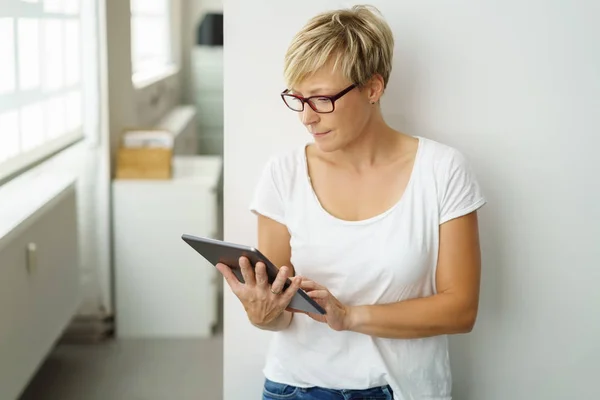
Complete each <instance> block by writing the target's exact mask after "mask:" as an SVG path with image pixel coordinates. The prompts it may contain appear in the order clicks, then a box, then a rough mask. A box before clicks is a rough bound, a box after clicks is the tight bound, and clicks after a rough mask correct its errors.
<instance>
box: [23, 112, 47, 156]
mask: <svg viewBox="0 0 600 400" xmlns="http://www.w3.org/2000/svg"><path fill="white" fill-rule="evenodd" d="M43 142H44V108H43V106H42V103H35V104H32V105H29V106H25V107H23V108H22V109H21V148H22V150H23V151H28V150H33V149H35V148H36V147H38V146H39V145H41V144H42V143H43Z"/></svg>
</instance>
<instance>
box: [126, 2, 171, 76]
mask: <svg viewBox="0 0 600 400" xmlns="http://www.w3.org/2000/svg"><path fill="white" fill-rule="evenodd" d="M170 43H171V1H170V0H132V1H131V50H132V60H131V61H132V67H133V74H134V76H136V75H138V76H141V75H143V76H148V75H151V74H152V72H153V71H156V72H161V70H164V69H165V68H167V67H168V66H170V65H171V64H172V62H173V57H172V54H171V53H172V49H171V44H170Z"/></svg>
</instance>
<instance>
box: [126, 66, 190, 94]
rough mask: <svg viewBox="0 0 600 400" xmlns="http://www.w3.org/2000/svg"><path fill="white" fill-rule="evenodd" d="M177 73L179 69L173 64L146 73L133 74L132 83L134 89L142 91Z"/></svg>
mask: <svg viewBox="0 0 600 400" xmlns="http://www.w3.org/2000/svg"><path fill="white" fill-rule="evenodd" d="M178 73H179V67H177V65H175V64H169V65H165V66H163V67H161V68H156V69H152V70H148V71H142V72H137V73H135V74H133V76H132V78H131V79H132V81H133V87H134V88H135V89H144V88H147V87H148V86H151V85H154V84H155V83H157V82H160V81H162V80H165V79H168V78H170V77H172V76H174V75H176V74H178Z"/></svg>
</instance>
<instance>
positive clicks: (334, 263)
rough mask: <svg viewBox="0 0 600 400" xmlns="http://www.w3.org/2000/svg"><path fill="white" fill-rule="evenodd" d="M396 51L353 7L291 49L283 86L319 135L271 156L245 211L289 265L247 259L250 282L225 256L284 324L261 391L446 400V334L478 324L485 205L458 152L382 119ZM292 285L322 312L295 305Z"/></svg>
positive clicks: (265, 317)
mask: <svg viewBox="0 0 600 400" xmlns="http://www.w3.org/2000/svg"><path fill="white" fill-rule="evenodd" d="M392 53H393V37H392V32H391V30H390V28H389V26H388V25H387V24H386V23H385V21H384V20H383V19H382V18H381V17H380V15H379V14H378V13H377V12H376V11H374V10H373V9H371V8H368V7H362V6H356V7H353V8H352V9H349V10H338V11H334V12H328V13H324V14H321V15H318V16H316V17H314V18H313V19H312V20H310V21H309V22H308V24H307V25H306V26H305V27H304V28H303V29H302V30H301V31H300V32H299V33H298V34H297V35H296V37H295V38H294V40H293V43H292V44H291V46H290V48H289V50H288V52H287V54H286V58H285V78H286V81H287V83H288V85H289V86H288V88H289V89H287V90H285V91H284V92H283V93H282V94H281V96H282V98H283V100H284V102H285V104H286V105H287V106H288V108H289V109H291V110H293V111H295V112H297V113H298V115H299V117H300V120H301V122H302V124H304V125H305V127H306V129H307V130H308V132H309V133H310V134H311V135H312V137H313V138H314V143H312V144H308V145H306V146H303V147H302V148H300V149H297V151H293V152H290V153H287V154H282V155H280V156H277V157H274V158H272V159H271V160H270V161H269V162H268V164H267V166H266V168H265V170H264V173H263V175H262V177H261V179H260V181H259V185H258V187H257V189H256V193H255V197H254V199H253V202H252V205H251V210H252V211H253V212H254V213H256V214H257V215H258V241H259V244H258V245H259V249H260V250H261V251H262V252H263V253H264V254H265V255H266V256H267V257H268V258H269V259H271V260H272V261H273V262H274V263H275V264H276V265H278V266H280V271H279V275H278V277H277V279H276V281H275V282H274V283H273V284H272V285H269V283H268V281H267V277H266V273H265V266H264V265H262V264H260V263H259V264H258V265H256V270H255V271H254V270H253V269H252V267H251V265H250V264H249V262H248V260H247V259H245V258H242V259H241V260H240V263H241V268H242V273H243V275H244V281H245V283H244V284H242V283H240V282H238V281H237V280H236V278H235V277H234V275H233V274H232V272H231V270H230V269H229V268H228V267H227V266H225V265H222V264H220V265H219V266H218V267H219V269H220V271H221V272H222V274H223V275H224V276H225V278H226V279H227V281H228V283H229V285H230V286H231V288H232V290H233V291H234V293H235V294H236V295H237V296H238V298H239V299H240V300H241V302H242V303H243V305H244V307H245V310H246V312H247V314H248V317H249V320H250V321H251V322H252V323H253V324H254V325H255V326H257V327H259V328H261V329H266V330H271V331H275V332H276V333H275V335H274V339H273V342H272V344H271V348H270V351H269V353H268V356H267V362H266V366H265V369H264V373H265V375H266V378H267V379H266V381H265V386H264V399H340V400H341V399H392V398H393V399H450V398H451V373H450V363H449V359H448V342H447V335H449V334H457V333H466V332H469V331H471V329H472V327H473V325H474V323H475V319H476V315H477V308H478V296H479V280H480V249H479V239H478V223H477V210H478V209H479V208H480V207H481V206H483V205H484V203H485V199H484V197H483V195H482V193H481V191H480V188H479V185H478V183H477V181H476V178H475V177H474V175H473V173H472V172H471V170H470V168H469V166H468V164H467V162H466V160H465V158H464V157H463V156H462V155H461V154H460V153H459V152H458V151H457V150H455V149H453V148H451V147H448V146H446V145H443V144H440V143H437V142H434V141H432V140H428V139H425V138H421V137H413V136H409V135H407V134H403V133H401V132H398V131H396V130H394V129H393V128H391V127H390V126H388V125H387V123H386V122H385V121H384V119H383V117H382V114H381V109H380V99H381V97H382V95H383V94H384V90H385V88H386V86H387V84H388V80H389V76H390V71H391V68H392ZM288 277H294V278H293V279H292V283H293V284H292V285H291V286H290V287H289V288H288V289H287V290H285V291H283V289H282V288H283V282H284V281H285V279H287V278H288ZM298 288H302V289H304V290H305V291H307V293H308V294H309V295H310V297H311V298H313V299H315V300H316V301H317V302H318V303H319V304H320V305H321V306H322V307H324V308H325V310H326V311H327V314H326V315H325V316H320V315H305V314H302V313H295V312H293V311H291V310H288V309H286V306H287V304H288V303H289V301H290V299H291V297H292V295H293V294H294V293H295V291H296V290H297V289H298Z"/></svg>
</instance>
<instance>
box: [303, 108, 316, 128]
mask: <svg viewBox="0 0 600 400" xmlns="http://www.w3.org/2000/svg"><path fill="white" fill-rule="evenodd" d="M300 118H301V119H302V123H303V124H304V125H312V124H314V123H316V122H319V114H318V113H317V112H315V110H313V109H312V108H310V106H309V105H308V104H305V105H304V111H302V112H301V113H300Z"/></svg>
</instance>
